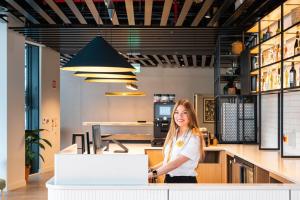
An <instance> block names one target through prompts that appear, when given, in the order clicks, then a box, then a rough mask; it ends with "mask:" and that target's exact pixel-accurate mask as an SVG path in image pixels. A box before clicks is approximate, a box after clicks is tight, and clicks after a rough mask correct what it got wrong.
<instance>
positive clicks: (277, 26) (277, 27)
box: [276, 19, 280, 34]
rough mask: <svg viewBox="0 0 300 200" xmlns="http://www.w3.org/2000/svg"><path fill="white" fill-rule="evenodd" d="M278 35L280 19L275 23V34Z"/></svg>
mask: <svg viewBox="0 0 300 200" xmlns="http://www.w3.org/2000/svg"><path fill="white" fill-rule="evenodd" d="M279 33H280V19H279V20H278V21H277V29H276V34H279Z"/></svg>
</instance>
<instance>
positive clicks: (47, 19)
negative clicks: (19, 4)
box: [25, 0, 56, 24]
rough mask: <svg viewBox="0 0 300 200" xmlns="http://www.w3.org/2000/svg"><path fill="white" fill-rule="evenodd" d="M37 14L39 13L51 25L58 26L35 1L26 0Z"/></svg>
mask: <svg viewBox="0 0 300 200" xmlns="http://www.w3.org/2000/svg"><path fill="white" fill-rule="evenodd" d="M25 1H26V2H27V3H28V4H29V5H30V6H31V7H32V8H33V9H34V10H35V11H36V12H38V13H39V14H40V15H41V16H42V17H43V18H44V19H45V20H46V21H47V22H48V23H49V24H56V23H55V22H54V21H53V19H51V17H50V16H49V15H48V14H47V13H46V12H45V11H44V10H43V9H42V8H41V7H40V6H39V5H38V4H37V3H35V1H34V0H25Z"/></svg>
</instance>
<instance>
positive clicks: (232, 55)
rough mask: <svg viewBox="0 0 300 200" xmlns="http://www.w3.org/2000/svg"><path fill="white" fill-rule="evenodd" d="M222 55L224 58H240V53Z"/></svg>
mask: <svg viewBox="0 0 300 200" xmlns="http://www.w3.org/2000/svg"><path fill="white" fill-rule="evenodd" d="M220 56H221V57H223V58H238V57H239V56H240V55H234V54H228V55H227V54H223V55H220Z"/></svg>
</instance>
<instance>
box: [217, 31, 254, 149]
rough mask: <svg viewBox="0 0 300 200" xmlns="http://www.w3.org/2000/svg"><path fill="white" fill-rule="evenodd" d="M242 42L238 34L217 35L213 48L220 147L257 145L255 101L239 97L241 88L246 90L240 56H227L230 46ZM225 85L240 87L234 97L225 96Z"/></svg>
mask: <svg viewBox="0 0 300 200" xmlns="http://www.w3.org/2000/svg"><path fill="white" fill-rule="evenodd" d="M242 39H243V38H242V35H219V36H218V40H217V45H216V46H217V48H216V62H215V68H214V70H215V71H214V75H215V76H214V78H215V81H214V84H215V85H214V95H215V102H216V105H215V113H216V115H215V117H216V119H215V121H216V123H215V133H216V137H217V138H218V140H219V143H223V144H225V143H226V144H253V143H254V144H256V143H257V134H256V132H257V131H256V127H257V122H256V121H257V117H256V112H255V111H256V98H254V97H253V96H251V95H240V94H241V93H245V89H246V90H247V88H243V87H242V85H241V79H242V78H243V77H242V76H241V69H242V68H241V63H243V60H242V59H243V58H242V57H241V56H240V55H233V54H231V44H232V43H233V42H235V41H237V40H239V41H242ZM224 71H226V72H227V73H226V72H224ZM247 77H248V75H247ZM228 82H233V83H234V84H239V85H240V88H239V90H238V91H237V94H235V95H228V93H225V92H224V90H223V88H224V86H225V85H226V83H228ZM249 82H250V81H249ZM248 93H250V89H249V92H248Z"/></svg>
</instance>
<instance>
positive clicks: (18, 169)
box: [0, 23, 25, 190]
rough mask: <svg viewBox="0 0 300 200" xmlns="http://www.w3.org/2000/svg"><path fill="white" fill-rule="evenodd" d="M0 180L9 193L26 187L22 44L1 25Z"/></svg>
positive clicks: (13, 33)
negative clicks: (5, 183)
mask: <svg viewBox="0 0 300 200" xmlns="http://www.w3.org/2000/svg"><path fill="white" fill-rule="evenodd" d="M0 27H1V28H0V38H1V46H0V49H1V50H0V56H1V58H0V62H1V68H0V70H1V71H0V74H1V75H0V76H1V77H0V87H1V90H0V91H1V98H0V99H1V100H0V108H1V110H0V113H1V114H0V121H1V122H0V123H1V124H0V138H1V140H0V156H1V157H0V176H1V177H3V178H5V179H6V180H7V188H8V190H12V189H15V188H18V187H21V186H23V185H25V179H24V170H25V156H24V155H25V152H24V149H25V148H24V42H25V39H24V37H23V36H22V35H20V34H18V33H16V32H13V31H10V30H7V24H4V23H0Z"/></svg>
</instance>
